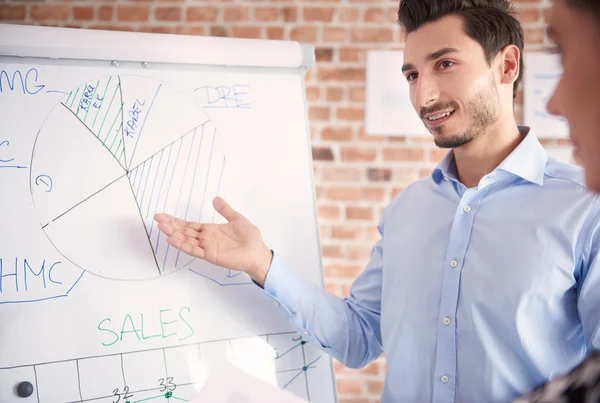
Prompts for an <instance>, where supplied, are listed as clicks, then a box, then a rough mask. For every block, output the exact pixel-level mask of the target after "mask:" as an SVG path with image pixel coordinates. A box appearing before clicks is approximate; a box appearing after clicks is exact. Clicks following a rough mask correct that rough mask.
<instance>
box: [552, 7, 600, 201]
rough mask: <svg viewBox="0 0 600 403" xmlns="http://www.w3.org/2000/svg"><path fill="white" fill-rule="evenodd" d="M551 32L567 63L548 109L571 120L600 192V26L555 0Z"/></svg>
mask: <svg viewBox="0 0 600 403" xmlns="http://www.w3.org/2000/svg"><path fill="white" fill-rule="evenodd" d="M548 35H549V36H550V38H551V39H552V40H553V41H554V42H555V43H556V45H557V48H558V49H557V50H558V51H559V53H560V54H561V59H562V65H563V74H562V76H561V79H560V81H559V83H558V84H557V87H556V89H555V91H554V93H553V95H552V97H551V98H550V100H549V101H548V111H549V112H550V113H552V114H555V115H561V116H564V117H565V118H566V119H567V120H568V122H569V130H570V136H571V139H572V140H573V145H574V152H575V156H576V158H577V159H578V160H579V161H580V162H581V163H582V164H583V166H584V167H585V171H586V182H587V186H588V187H589V188H590V189H591V190H593V191H596V192H600V99H599V98H598V97H599V96H600V67H599V66H600V27H598V25H597V23H596V21H595V20H594V17H593V16H592V15H590V14H589V13H585V12H582V11H579V10H578V9H574V8H571V7H570V6H567V5H566V4H565V3H564V2H563V0H555V1H554V4H553V10H552V21H551V24H550V27H549V28H548Z"/></svg>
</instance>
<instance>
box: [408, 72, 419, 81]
mask: <svg viewBox="0 0 600 403" xmlns="http://www.w3.org/2000/svg"><path fill="white" fill-rule="evenodd" d="M406 79H407V80H408V81H414V80H416V79H417V73H410V74H409V75H407V76H406Z"/></svg>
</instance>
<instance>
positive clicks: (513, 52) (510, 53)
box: [497, 45, 521, 84]
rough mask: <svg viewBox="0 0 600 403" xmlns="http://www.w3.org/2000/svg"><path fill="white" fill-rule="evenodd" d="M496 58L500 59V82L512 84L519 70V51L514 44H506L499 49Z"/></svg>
mask: <svg viewBox="0 0 600 403" xmlns="http://www.w3.org/2000/svg"><path fill="white" fill-rule="evenodd" d="M497 59H499V61H500V83H501V84H514V83H515V81H517V78H518V77H519V71H520V70H521V65H520V59H521V52H520V51H519V48H518V47H516V46H515V45H507V46H505V47H504V49H502V50H501V51H500V53H499V54H498V57H497Z"/></svg>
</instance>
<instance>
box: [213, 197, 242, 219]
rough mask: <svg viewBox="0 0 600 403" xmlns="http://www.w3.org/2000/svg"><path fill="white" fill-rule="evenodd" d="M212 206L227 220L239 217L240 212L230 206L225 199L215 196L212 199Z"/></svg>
mask: <svg viewBox="0 0 600 403" xmlns="http://www.w3.org/2000/svg"><path fill="white" fill-rule="evenodd" d="M213 207H214V208H215V210H217V213H219V214H221V215H222V216H223V217H225V219H226V220H227V221H231V220H234V219H235V218H237V217H239V215H240V213H238V212H237V211H235V210H234V209H232V208H231V206H230V205H229V204H227V202H226V201H225V200H223V199H222V198H220V197H215V199H214V200H213Z"/></svg>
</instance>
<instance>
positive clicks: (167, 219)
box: [154, 213, 202, 231]
mask: <svg viewBox="0 0 600 403" xmlns="http://www.w3.org/2000/svg"><path fill="white" fill-rule="evenodd" d="M154 220H156V222H158V223H165V224H169V225H173V226H175V227H176V228H177V227H178V226H180V227H185V228H191V229H193V230H195V231H200V230H201V229H202V224H200V223H198V222H193V221H186V220H183V219H181V218H177V217H174V216H172V215H170V214H166V213H161V214H156V215H155V216H154Z"/></svg>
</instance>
